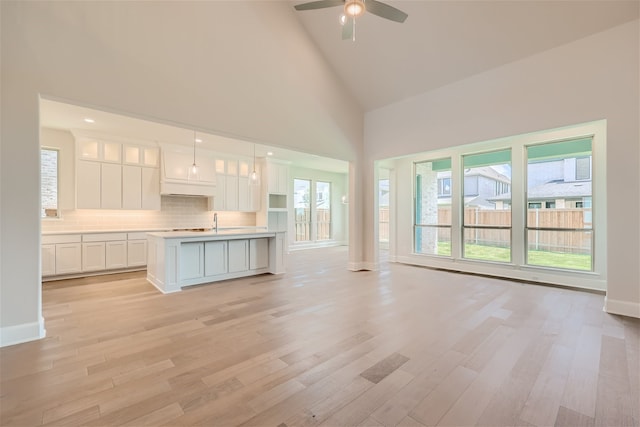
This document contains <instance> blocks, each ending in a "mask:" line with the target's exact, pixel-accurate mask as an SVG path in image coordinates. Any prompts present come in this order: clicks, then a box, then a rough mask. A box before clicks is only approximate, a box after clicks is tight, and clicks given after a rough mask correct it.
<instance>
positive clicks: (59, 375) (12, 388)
mask: <svg viewBox="0 0 640 427" xmlns="http://www.w3.org/2000/svg"><path fill="white" fill-rule="evenodd" d="M346 263H347V250H346V248H327V249H319V250H308V251H299V252H294V253H292V254H291V256H290V259H289V269H288V273H287V274H285V275H282V276H271V275H262V276H257V277H251V278H246V279H240V280H232V281H227V282H219V283H215V284H211V285H202V286H198V287H191V288H188V289H186V290H184V291H183V292H180V293H176V294H172V295H162V294H160V293H159V292H158V291H156V290H155V288H154V287H152V286H151V285H150V284H148V283H147V282H146V280H145V278H144V274H143V273H128V274H122V275H112V276H103V277H101V278H99V279H95V278H93V279H76V280H68V281H59V282H51V283H47V284H45V286H44V291H43V312H44V317H45V319H46V328H47V338H46V339H43V340H40V341H37V342H32V343H26V344H21V345H16V346H12V347H6V348H3V349H2V350H0V356H1V368H2V372H1V405H2V406H1V410H2V413H1V417H0V424H1V425H2V426H15V425H24V426H37V425H42V424H43V425H83V426H94V425H96V426H97V425H132V426H142V425H172V426H179V425H207V426H214V425H219V426H231V425H245V426H280V427H284V426H301V425H305V426H307V425H323V426H356V425H362V426H381V425H385V426H386V425H399V426H423V425H424V426H428V425H450V426H470V425H485V426H502V425H522V426H531V425H535V426H553V425H557V426H591V425H593V426H627V425H628V426H632V425H635V426H637V425H638V422H639V420H640V417H639V406H640V405H639V403H638V402H639V401H640V397H639V392H638V390H639V386H638V381H639V376H640V374H639V369H638V368H639V364H640V363H639V353H640V349H639V335H640V321H639V320H638V319H631V318H624V317H619V316H612V315H609V314H606V313H604V312H603V311H602V305H603V296H602V295H598V294H593V293H586V292H580V291H572V290H566V289H559V288H553V287H545V286H536V285H528V284H522V283H516V282H511V281H506V280H498V279H491V278H485V277H477V276H472V275H463V274H454V273H448V272H443V271H435V270H429V269H423V268H417V267H410V266H404V265H398V264H388V265H387V264H384V265H383V266H382V269H381V271H378V272H357V273H354V272H349V271H347V270H346Z"/></svg>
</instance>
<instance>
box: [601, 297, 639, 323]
mask: <svg viewBox="0 0 640 427" xmlns="http://www.w3.org/2000/svg"><path fill="white" fill-rule="evenodd" d="M604 311H606V312H607V313H609V314H621V315H623V316H629V317H635V318H640V303H637V302H629V301H620V300H614V299H610V298H608V297H604Z"/></svg>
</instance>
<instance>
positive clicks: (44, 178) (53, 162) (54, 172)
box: [40, 148, 60, 218]
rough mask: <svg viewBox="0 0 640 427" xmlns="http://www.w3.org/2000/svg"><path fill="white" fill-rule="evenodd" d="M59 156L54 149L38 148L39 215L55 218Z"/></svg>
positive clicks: (56, 213) (57, 214)
mask: <svg viewBox="0 0 640 427" xmlns="http://www.w3.org/2000/svg"><path fill="white" fill-rule="evenodd" d="M59 159H60V156H59V152H58V150H56V149H52V148H43V149H41V150H40V198H41V207H40V216H41V217H42V218H57V217H58V216H59V210H58V162H59Z"/></svg>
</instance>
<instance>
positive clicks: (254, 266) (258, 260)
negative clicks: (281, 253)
mask: <svg viewBox="0 0 640 427" xmlns="http://www.w3.org/2000/svg"><path fill="white" fill-rule="evenodd" d="M267 267H269V239H250V240H249V270H258V269H260V268H267Z"/></svg>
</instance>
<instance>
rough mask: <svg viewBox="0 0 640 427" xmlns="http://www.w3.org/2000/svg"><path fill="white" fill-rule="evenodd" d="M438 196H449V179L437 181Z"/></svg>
mask: <svg viewBox="0 0 640 427" xmlns="http://www.w3.org/2000/svg"><path fill="white" fill-rule="evenodd" d="M438 196H451V178H439V179H438Z"/></svg>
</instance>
